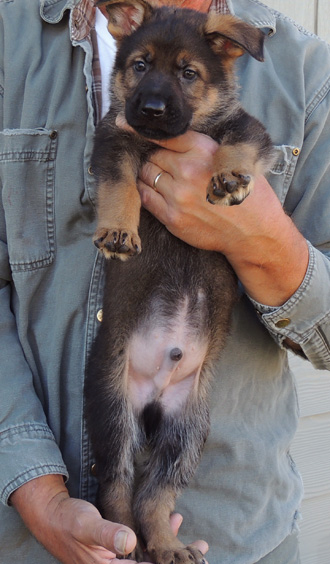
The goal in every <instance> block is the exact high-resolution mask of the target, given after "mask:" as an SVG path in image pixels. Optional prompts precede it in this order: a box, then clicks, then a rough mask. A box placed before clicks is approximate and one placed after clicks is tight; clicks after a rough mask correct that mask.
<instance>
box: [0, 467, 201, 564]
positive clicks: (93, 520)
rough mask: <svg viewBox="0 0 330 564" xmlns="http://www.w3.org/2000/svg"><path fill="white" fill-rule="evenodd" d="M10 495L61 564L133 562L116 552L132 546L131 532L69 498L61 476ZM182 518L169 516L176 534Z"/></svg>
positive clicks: (43, 479)
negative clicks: (121, 557)
mask: <svg viewBox="0 0 330 564" xmlns="http://www.w3.org/2000/svg"><path fill="white" fill-rule="evenodd" d="M10 499H11V503H12V505H13V506H14V507H15V508H16V509H17V511H18V512H19V513H20V515H21V517H22V519H23V520H24V522H25V524H26V526H27V527H28V529H29V530H30V531H31V533H32V534H33V535H34V536H35V537H36V539H37V540H38V541H39V542H40V543H41V544H42V545H43V546H44V547H45V548H46V549H47V550H48V551H49V552H50V553H51V554H52V555H53V556H55V558H57V559H58V560H59V561H60V562H62V563H63V564H90V562H94V564H110V563H111V564H119V563H120V564H125V563H127V564H132V560H125V559H124V560H123V559H120V560H119V559H118V558H117V557H116V555H117V556H125V555H128V554H129V553H130V552H131V551H132V550H133V549H134V547H135V544H136V536H135V534H134V532H133V531H131V529H129V528H128V527H125V526H123V525H119V524H116V523H111V522H110V521H107V520H105V519H102V517H101V515H100V513H99V512H98V510H97V509H96V508H95V507H94V506H93V505H92V504H90V503H88V502H86V501H83V500H80V499H74V498H70V496H69V493H68V491H67V489H66V487H65V485H64V482H63V478H62V476H58V475H50V476H42V477H40V478H36V479H34V480H31V481H30V482H28V483H27V484H25V485H24V486H21V487H20V488H18V489H17V490H16V491H15V492H14V493H13V494H12V496H11V498H10ZM181 522H182V518H181V516H180V515H178V514H175V515H173V516H172V517H171V526H172V529H173V531H174V532H175V534H177V532H178V529H179V527H180V525H181ZM195 546H197V548H198V549H199V550H201V552H203V554H205V552H206V551H207V550H208V546H207V544H206V543H205V542H204V541H197V542H196V543H195Z"/></svg>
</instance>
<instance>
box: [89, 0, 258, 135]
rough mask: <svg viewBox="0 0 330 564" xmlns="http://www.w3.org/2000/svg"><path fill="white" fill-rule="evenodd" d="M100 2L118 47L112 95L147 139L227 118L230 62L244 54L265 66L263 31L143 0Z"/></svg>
mask: <svg viewBox="0 0 330 564" xmlns="http://www.w3.org/2000/svg"><path fill="white" fill-rule="evenodd" d="M101 4H105V5H106V8H107V12H108V16H109V24H108V28H109V31H110V33H111V34H112V35H113V37H114V38H115V39H116V40H117V43H118V52H117V57H116V63H115V68H114V74H113V80H112V90H113V94H114V96H115V98H116V99H117V100H119V101H120V102H121V103H122V106H123V107H124V110H125V116H126V119H127V122H128V123H129V124H130V125H131V126H132V127H133V128H134V129H135V130H136V131H137V132H138V133H140V134H141V135H144V136H145V137H149V138H153V139H166V138H170V137H176V136H178V135H181V134H183V133H184V132H185V131H186V130H187V129H188V128H189V127H191V128H193V129H203V126H205V125H206V124H207V122H208V120H209V119H211V118H212V116H213V115H217V116H218V117H221V116H226V115H228V114H230V113H231V112H232V111H233V108H234V106H235V104H236V87H235V79H234V73H233V63H234V61H235V60H236V58H237V57H239V56H241V55H242V54H243V53H244V52H248V53H249V54H251V55H252V56H253V57H254V58H256V59H257V60H263V39H264V35H263V33H262V32H261V31H260V30H258V29H256V28H254V27H253V26H251V25H249V24H246V23H245V22H243V21H242V20H239V19H237V18H235V17H233V16H230V15H216V14H203V13H200V12H196V11H194V10H188V9H176V8H174V7H163V8H154V7H152V6H151V4H149V3H148V2H146V1H145V0H102V1H101V2H98V5H101Z"/></svg>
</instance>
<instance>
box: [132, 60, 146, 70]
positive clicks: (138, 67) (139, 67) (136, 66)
mask: <svg viewBox="0 0 330 564" xmlns="http://www.w3.org/2000/svg"><path fill="white" fill-rule="evenodd" d="M134 69H135V70H136V72H145V71H146V70H147V65H146V64H145V62H144V61H135V63H134Z"/></svg>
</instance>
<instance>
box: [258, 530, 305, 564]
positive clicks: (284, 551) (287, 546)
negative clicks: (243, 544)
mask: <svg viewBox="0 0 330 564" xmlns="http://www.w3.org/2000/svg"><path fill="white" fill-rule="evenodd" d="M256 564H300V554H299V542H298V536H297V534H296V533H293V534H292V535H289V536H288V537H287V538H286V539H285V540H284V541H283V542H281V544H280V545H279V546H278V547H276V548H275V549H274V550H272V551H271V552H270V553H269V554H267V556H265V557H264V558H261V560H258V562H257V563H256Z"/></svg>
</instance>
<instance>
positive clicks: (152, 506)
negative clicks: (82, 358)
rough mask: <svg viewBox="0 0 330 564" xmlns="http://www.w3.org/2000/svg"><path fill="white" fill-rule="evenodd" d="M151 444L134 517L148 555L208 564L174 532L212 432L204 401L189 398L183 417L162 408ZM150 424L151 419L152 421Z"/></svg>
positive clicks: (167, 562)
mask: <svg viewBox="0 0 330 564" xmlns="http://www.w3.org/2000/svg"><path fill="white" fill-rule="evenodd" d="M147 409H148V410H149V411H151V412H152V410H154V411H155V413H156V416H155V422H156V426H155V428H154V429H153V431H152V436H151V437H149V440H150V458H149V460H148V462H147V464H146V467H145V469H144V473H143V476H142V480H141V483H140V487H139V489H138V491H137V493H136V495H135V497H134V515H135V520H136V524H137V527H138V532H139V535H140V537H141V539H142V541H143V542H144V543H145V546H146V549H147V553H148V554H149V556H150V557H151V560H152V562H155V563H156V564H203V563H205V560H204V557H203V555H202V553H201V552H200V551H199V550H198V549H196V548H195V547H194V546H185V545H184V544H183V543H182V542H180V541H179V539H178V538H177V537H175V535H174V534H173V532H172V530H171V528H170V515H171V513H172V512H173V511H174V508H175V500H176V497H177V495H178V493H179V492H180V491H181V489H182V488H183V487H185V486H186V485H187V483H188V481H189V479H190V477H191V475H192V474H193V473H194V471H195V468H196V466H197V464H198V462H199V459H200V456H201V452H202V449H203V446H204V443H205V440H206V437H207V434H208V430H209V418H208V408H207V404H206V402H204V401H201V400H200V398H198V397H197V395H196V397H195V399H194V401H191V398H189V400H188V403H187V405H186V406H185V407H184V408H183V409H182V412H181V414H179V413H175V414H166V413H165V412H164V411H163V409H162V408H161V407H160V405H159V404H151V405H149V406H147ZM149 424H150V417H149Z"/></svg>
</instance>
